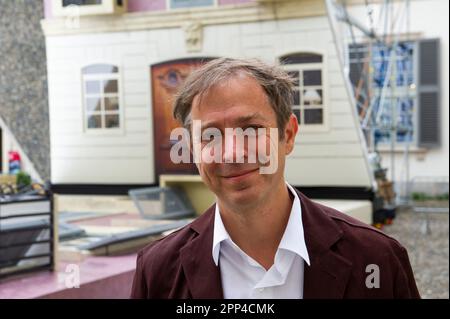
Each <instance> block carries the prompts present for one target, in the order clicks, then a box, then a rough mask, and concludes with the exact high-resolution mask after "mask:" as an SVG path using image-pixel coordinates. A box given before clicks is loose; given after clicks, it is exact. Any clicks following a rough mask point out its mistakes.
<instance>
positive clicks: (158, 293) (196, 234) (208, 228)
mask: <svg viewBox="0 0 450 319" xmlns="http://www.w3.org/2000/svg"><path fill="white" fill-rule="evenodd" d="M298 195H299V197H300V202H301V206H302V219H303V228H304V234H305V241H306V247H307V250H308V254H309V258H310V263H311V265H310V266H308V265H307V264H306V263H305V272H304V288H303V296H304V298H305V299H310V298H333V299H340V298H420V295H419V292H418V290H417V287H416V283H415V280H414V276H413V272H412V269H411V265H410V263H409V259H408V254H407V252H406V249H405V248H403V246H402V245H400V244H399V243H398V242H397V241H396V240H395V239H393V238H391V237H389V236H388V235H386V234H384V233H383V232H381V231H379V230H377V229H375V228H373V227H371V226H368V225H366V224H364V223H361V222H359V221H357V220H356V219H353V218H351V217H349V216H347V215H345V214H343V213H340V212H338V211H336V210H334V209H332V208H329V207H326V206H323V205H320V204H317V203H315V202H313V201H311V200H310V199H309V198H307V197H306V196H305V195H303V194H302V193H300V192H298ZM213 230H214V205H213V206H212V207H210V208H209V209H208V210H207V211H206V212H205V213H204V214H203V215H201V216H200V217H198V218H197V219H196V220H194V221H193V222H192V223H191V224H189V225H187V226H185V227H184V228H182V229H180V230H178V231H176V232H174V233H172V234H170V235H168V236H167V237H165V238H163V239H160V240H158V241H156V242H153V243H151V244H150V245H148V246H147V247H145V248H144V249H142V250H141V251H140V252H139V253H138V257H137V267H136V274H135V276H134V281H133V287H132V292H131V297H132V298H164V299H165V298H223V291H222V283H221V276H220V269H219V267H217V266H216V265H215V264H214V261H213V258H212V243H213ZM369 264H375V265H377V266H378V267H379V278H380V280H379V288H367V286H366V278H367V276H369V275H371V273H372V271H373V270H369V272H366V267H367V265H369ZM369 281H370V279H369Z"/></svg>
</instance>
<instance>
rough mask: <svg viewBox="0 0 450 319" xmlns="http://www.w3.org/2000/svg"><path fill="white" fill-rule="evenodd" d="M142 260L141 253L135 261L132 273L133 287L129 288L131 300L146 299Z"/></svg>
mask: <svg viewBox="0 0 450 319" xmlns="http://www.w3.org/2000/svg"><path fill="white" fill-rule="evenodd" d="M143 259H144V258H143V256H142V252H140V253H139V254H138V256H137V259H136V272H135V273H134V279H133V285H132V288H131V296H130V297H131V298H132V299H146V298H147V283H146V280H145V272H144V266H143Z"/></svg>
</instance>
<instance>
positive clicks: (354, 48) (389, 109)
mask: <svg viewBox="0 0 450 319" xmlns="http://www.w3.org/2000/svg"><path fill="white" fill-rule="evenodd" d="M429 43H431V44H433V45H434V47H433V49H432V50H429V51H427V53H426V54H425V56H426V63H423V62H422V63H418V61H419V58H420V57H421V56H424V54H423V53H421V52H423V51H424V48H425V46H426V44H429ZM438 44H439V41H436V40H435V39H432V40H418V41H412V40H411V41H399V42H398V43H397V44H396V45H394V46H388V45H386V44H383V43H376V44H372V45H371V46H370V45H369V44H366V43H357V44H352V45H350V47H349V62H350V74H349V75H350V81H351V82H352V84H353V87H354V91H355V97H356V101H357V107H358V113H359V115H360V120H361V123H362V126H363V129H364V128H365V133H366V137H367V139H368V142H369V144H373V145H374V146H375V147H376V146H377V145H383V144H389V143H390V142H391V134H392V133H391V132H392V128H393V127H394V128H395V142H396V143H399V144H402V143H410V144H413V145H417V146H422V147H436V146H438V145H439V138H440V137H439V116H438V114H439V101H438V100H428V99H426V98H425V99H424V97H426V96H425V95H424V92H431V91H433V92H437V94H438V93H439V79H438V76H435V79H434V80H433V81H432V85H429V83H425V84H424V83H423V81H421V79H423V78H424V75H426V74H433V75H438V74H439V66H438V64H436V63H434V62H435V61H439V48H438ZM433 63H434V64H433ZM394 79H395V80H394ZM394 84H395V85H394ZM383 87H384V89H383ZM365 123H367V125H366V124H365ZM425 136H426V137H427V138H425Z"/></svg>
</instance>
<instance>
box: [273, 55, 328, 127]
mask: <svg viewBox="0 0 450 319" xmlns="http://www.w3.org/2000/svg"><path fill="white" fill-rule="evenodd" d="M280 62H281V63H282V64H284V68H285V70H287V72H288V73H289V75H290V76H291V77H292V78H293V79H294V80H295V83H294V85H295V89H294V104H293V107H292V109H293V113H294V114H295V116H296V117H297V120H298V123H299V125H302V126H304V127H310V128H313V127H316V128H317V127H318V128H323V127H325V116H326V114H325V99H324V85H323V82H324V81H323V58H322V55H320V54H315V53H298V54H291V55H287V56H283V57H281V59H280Z"/></svg>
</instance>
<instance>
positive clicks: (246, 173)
mask: <svg viewBox="0 0 450 319" xmlns="http://www.w3.org/2000/svg"><path fill="white" fill-rule="evenodd" d="M258 170H259V168H254V169H251V170H246V171H241V172H236V173H232V174H229V175H226V176H222V178H224V179H225V180H228V181H240V180H242V179H245V178H247V177H248V176H250V175H251V174H253V173H254V172H257V171H258Z"/></svg>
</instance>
